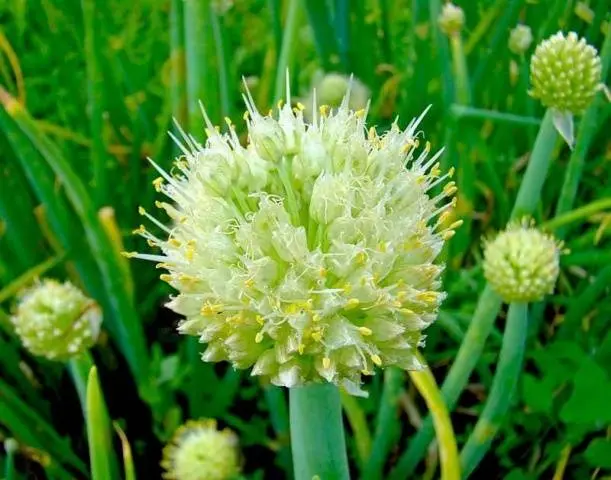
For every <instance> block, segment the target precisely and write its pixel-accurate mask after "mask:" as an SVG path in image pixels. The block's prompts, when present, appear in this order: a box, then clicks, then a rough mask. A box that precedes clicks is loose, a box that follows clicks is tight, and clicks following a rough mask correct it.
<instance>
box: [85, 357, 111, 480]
mask: <svg viewBox="0 0 611 480" xmlns="http://www.w3.org/2000/svg"><path fill="white" fill-rule="evenodd" d="M86 405H87V408H86V419H85V420H86V424H87V442H88V444H89V460H90V465H91V478H92V480H111V479H112V478H116V477H113V475H112V458H111V457H112V443H111V435H110V422H109V419H108V414H107V412H106V407H105V405H104V399H103V396H102V389H101V388H100V383H99V381H98V371H97V369H96V367H95V366H92V367H91V369H90V370H89V378H88V381H87V401H86Z"/></svg>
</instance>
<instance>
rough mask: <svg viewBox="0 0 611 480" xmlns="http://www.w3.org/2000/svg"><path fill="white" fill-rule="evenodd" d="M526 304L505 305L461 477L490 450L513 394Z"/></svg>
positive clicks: (521, 356) (463, 454)
mask: <svg viewBox="0 0 611 480" xmlns="http://www.w3.org/2000/svg"><path fill="white" fill-rule="evenodd" d="M527 327H528V304H526V303H519V302H515V303H512V304H510V305H509V313H508V317H507V327H506V329H505V335H504V336H503V345H502V347H501V353H500V355H499V362H498V365H497V369H496V374H495V376H494V380H493V383H492V389H491V390H490V395H489V397H488V400H487V401H486V405H485V407H484V411H483V412H482V414H481V415H480V418H479V420H478V421H477V423H476V425H475V429H474V430H473V432H472V433H471V435H470V436H469V439H468V440H467V443H466V444H465V446H464V447H463V449H462V451H461V454H460V460H461V464H462V468H463V477H462V478H468V477H469V475H471V473H473V471H474V470H475V468H476V467H477V465H478V464H479V462H480V461H481V459H482V458H483V457H484V455H485V454H486V452H488V450H489V448H490V444H491V443H492V440H493V439H494V437H495V435H496V433H497V431H498V429H499V427H500V425H501V422H502V420H503V419H504V417H505V414H506V413H507V410H508V409H509V406H510V405H511V402H512V400H513V396H514V393H515V389H516V385H517V382H518V377H519V374H520V371H521V370H522V361H523V359H524V348H525V343H526V334H527V331H528V328H527Z"/></svg>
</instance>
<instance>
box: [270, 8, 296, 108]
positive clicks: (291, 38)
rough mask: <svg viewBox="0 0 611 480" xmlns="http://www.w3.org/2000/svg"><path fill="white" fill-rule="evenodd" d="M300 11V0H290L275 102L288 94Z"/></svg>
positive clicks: (277, 75) (275, 90)
mask: <svg viewBox="0 0 611 480" xmlns="http://www.w3.org/2000/svg"><path fill="white" fill-rule="evenodd" d="M300 13H301V2H300V0H289V6H288V13H287V15H286V23H285V24H284V35H283V37H282V47H281V48H280V55H279V56H278V67H277V69H276V83H275V86H274V104H276V103H278V101H279V100H280V99H281V98H282V97H284V96H285V95H286V94H287V92H285V91H284V87H285V84H286V72H287V69H288V67H289V63H290V60H291V56H292V53H293V49H294V47H295V43H296V42H295V39H296V38H297V30H298V26H299V16H300Z"/></svg>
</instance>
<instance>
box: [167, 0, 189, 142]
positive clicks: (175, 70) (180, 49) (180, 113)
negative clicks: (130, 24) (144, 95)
mask: <svg viewBox="0 0 611 480" xmlns="http://www.w3.org/2000/svg"><path fill="white" fill-rule="evenodd" d="M184 5H185V2H184V0H172V3H171V4H170V62H171V67H170V69H171V77H170V91H171V94H172V115H173V116H174V118H175V119H176V121H177V122H178V123H179V125H187V112H188V109H187V92H186V89H185V80H186V74H187V72H186V68H187V66H186V61H185V21H184ZM175 148H176V151H178V147H177V146H175Z"/></svg>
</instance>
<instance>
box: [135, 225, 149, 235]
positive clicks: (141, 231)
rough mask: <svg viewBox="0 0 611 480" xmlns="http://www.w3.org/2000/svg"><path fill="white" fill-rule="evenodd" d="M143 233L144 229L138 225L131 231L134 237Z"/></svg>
mask: <svg viewBox="0 0 611 480" xmlns="http://www.w3.org/2000/svg"><path fill="white" fill-rule="evenodd" d="M143 233H146V228H145V227H144V225H140V226H139V227H138V228H136V229H135V230H132V234H134V235H142V234H143Z"/></svg>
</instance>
